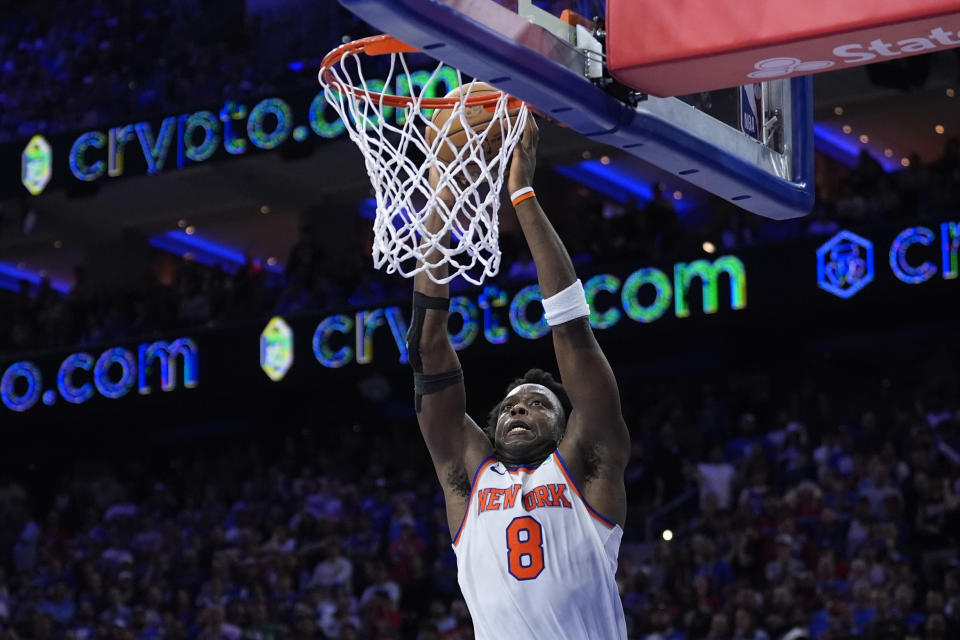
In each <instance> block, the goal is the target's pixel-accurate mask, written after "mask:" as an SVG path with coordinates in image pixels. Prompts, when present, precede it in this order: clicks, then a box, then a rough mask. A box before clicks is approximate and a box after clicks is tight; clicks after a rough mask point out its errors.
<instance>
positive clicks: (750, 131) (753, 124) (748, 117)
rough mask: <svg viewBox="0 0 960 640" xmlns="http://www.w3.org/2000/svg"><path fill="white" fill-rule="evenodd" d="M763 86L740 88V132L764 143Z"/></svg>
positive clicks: (750, 85) (755, 85)
mask: <svg viewBox="0 0 960 640" xmlns="http://www.w3.org/2000/svg"><path fill="white" fill-rule="evenodd" d="M762 114H763V85H761V84H760V83H757V84H745V85H743V86H742V87H740V130H741V131H743V132H744V133H745V134H747V135H748V136H750V137H751V138H753V139H754V140H757V141H760V142H762V137H761V135H760V132H761V130H762V129H761V128H762V127H763V121H762V119H761V115H762Z"/></svg>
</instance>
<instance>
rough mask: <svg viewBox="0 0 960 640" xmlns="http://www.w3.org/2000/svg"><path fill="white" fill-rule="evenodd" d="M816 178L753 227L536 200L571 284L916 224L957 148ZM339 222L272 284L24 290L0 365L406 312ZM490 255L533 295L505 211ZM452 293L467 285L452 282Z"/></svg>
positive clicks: (213, 269) (834, 169) (667, 207)
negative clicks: (15, 359)
mask: <svg viewBox="0 0 960 640" xmlns="http://www.w3.org/2000/svg"><path fill="white" fill-rule="evenodd" d="M818 166H819V168H820V172H821V174H822V175H821V179H820V183H821V184H820V188H819V193H818V199H817V202H816V205H815V208H814V211H813V213H812V214H811V215H810V216H808V217H806V218H799V219H794V220H785V221H775V220H769V219H766V218H763V217H760V216H756V215H752V214H749V213H746V212H744V211H742V210H740V209H737V208H736V207H734V206H732V205H730V204H728V203H726V202H724V201H721V200H719V199H715V200H712V201H710V202H706V203H704V204H703V205H702V206H699V207H695V208H692V209H685V210H684V212H683V213H682V214H680V213H679V212H678V210H677V208H676V206H675V205H676V202H677V201H676V200H675V199H674V197H673V194H672V193H668V192H665V190H664V188H663V187H662V185H655V187H654V190H653V197H652V199H651V200H649V201H647V202H643V203H637V202H632V203H631V202H628V203H620V202H612V201H609V200H605V199H604V196H602V195H601V194H598V193H596V192H594V191H592V190H590V189H588V188H587V187H583V186H579V185H577V184H576V183H574V182H572V181H570V180H569V179H567V178H565V177H564V176H562V175H560V174H558V173H554V172H542V173H541V175H540V176H539V177H538V193H539V194H541V195H540V196H539V197H540V200H541V202H542V204H543V207H544V209H545V210H546V211H548V212H549V213H550V216H551V219H552V220H553V222H554V224H555V226H556V227H557V230H558V232H559V233H560V236H561V237H562V238H563V239H564V241H565V242H566V244H567V247H568V249H569V250H570V253H571V255H573V256H574V258H575V261H576V262H577V264H578V268H580V270H581V272H582V273H588V272H589V271H590V270H594V269H596V270H598V269H600V268H601V267H604V266H607V265H616V264H619V263H626V262H629V263H631V264H648V265H654V264H660V263H663V262H667V261H670V260H674V259H686V258H690V257H691V256H696V255H702V254H703V252H704V251H705V250H706V249H705V247H706V246H707V245H712V251H716V252H720V253H724V252H729V251H735V250H738V249H742V248H744V247H753V246H760V245H769V244H772V243H781V242H791V241H798V240H802V239H803V238H809V237H820V236H829V235H832V234H833V233H835V232H837V231H839V230H840V229H841V228H847V227H851V226H856V227H858V228H862V226H863V225H870V224H872V223H878V224H882V223H884V222H888V221H890V220H898V219H910V220H913V221H917V222H918V223H921V222H922V221H923V220H925V219H928V218H930V217H935V216H943V215H946V214H948V213H949V212H953V211H957V210H958V208H960V140H958V139H956V138H952V139H949V140H947V142H946V144H945V147H944V153H943V155H942V157H941V158H939V159H938V160H937V161H936V162H933V163H929V164H923V163H921V162H920V161H919V158H916V157H914V158H913V160H912V161H911V162H910V166H909V167H907V168H905V169H903V170H902V171H900V172H897V173H887V172H885V171H884V170H883V168H882V167H881V165H880V164H879V163H878V162H877V161H876V160H874V159H873V158H872V157H871V156H870V155H869V154H868V153H863V154H861V156H860V159H859V162H858V163H857V165H856V166H855V167H854V168H853V169H846V168H844V167H841V166H839V165H836V164H835V163H834V164H831V163H828V162H826V161H824V162H822V163H820V165H818ZM341 217H342V218H344V219H347V220H352V221H353V225H352V226H351V225H344V228H343V229H341V233H340V235H338V237H337V248H338V250H337V251H336V252H335V253H334V252H331V251H330V248H331V247H330V244H329V237H328V236H327V237H325V236H324V230H323V229H322V228H320V227H318V226H317V225H315V224H313V222H312V221H311V219H310V216H309V215H305V216H304V220H305V222H304V224H303V225H302V227H301V230H300V234H299V237H298V238H297V239H296V241H295V242H294V244H293V246H292V248H291V250H290V253H289V255H288V256H287V259H286V261H285V263H284V265H283V271H282V273H274V272H273V271H271V270H267V269H266V268H265V266H266V265H264V264H263V262H262V261H260V260H258V259H257V258H256V257H254V256H252V255H250V256H248V258H247V262H246V264H244V265H241V266H237V265H222V266H217V265H204V264H200V263H198V262H196V261H193V260H190V259H187V258H180V257H176V256H172V255H170V254H166V253H163V252H161V251H159V250H155V249H152V248H150V249H148V251H150V252H152V255H153V258H152V265H153V266H152V269H151V272H150V273H149V274H146V275H145V276H144V278H143V279H142V281H141V283H140V284H139V285H138V286H137V287H135V288H133V289H132V290H127V291H117V290H115V289H104V288H103V287H100V286H98V285H97V283H96V282H91V281H90V279H89V278H88V276H87V275H86V272H85V270H84V268H83V267H82V266H78V267H77V269H76V270H75V273H74V283H73V287H72V290H71V291H70V292H69V293H67V294H65V295H64V294H61V293H58V292H57V291H55V290H54V289H52V288H51V287H50V283H49V282H47V281H42V282H41V283H40V284H39V285H30V284H28V283H25V282H24V283H23V284H22V289H21V291H19V292H16V293H11V292H6V291H0V306H2V307H3V308H4V309H10V312H9V313H4V314H0V353H14V354H15V353H21V352H27V351H35V350H39V349H51V348H63V347H74V346H87V345H100V344H103V343H105V342H109V341H119V340H127V339H130V340H132V339H138V338H144V339H146V338H149V337H152V336H155V335H157V334H159V333H162V332H165V331H179V330H192V329H196V328H200V327H209V326H223V325H225V324H229V323H238V322H244V321H250V320H256V321H259V320H260V319H262V318H264V317H268V316H269V315H271V314H273V313H281V314H297V313H323V312H340V311H343V310H346V309H349V308H358V307H370V306H379V305H382V304H384V303H402V302H403V301H405V300H407V299H408V297H409V286H410V284H409V282H407V281H405V280H403V279H401V278H398V277H396V276H388V275H386V274H384V273H383V272H382V271H378V270H375V269H373V268H372V266H371V264H370V253H371V242H372V225H371V223H370V221H368V220H365V219H363V218H361V217H359V216H357V215H355V214H354V213H352V212H349V211H346V212H342V214H341ZM325 240H326V243H325ZM144 242H145V241H144ZM500 246H501V249H502V251H503V258H502V262H501V265H502V266H501V269H500V274H499V275H498V277H497V278H496V279H495V280H494V282H498V283H500V284H501V285H503V286H507V287H515V286H518V285H521V286H522V285H525V284H529V283H531V282H534V281H535V280H536V269H535V266H534V264H533V261H532V259H531V257H530V254H529V252H528V250H527V248H526V245H525V243H524V241H523V236H522V234H521V233H520V229H519V225H518V223H517V221H516V217H515V215H514V214H513V211H512V209H511V208H510V207H509V206H505V207H502V208H501V238H500ZM454 287H455V289H456V288H457V287H459V288H460V289H465V288H466V285H465V284H464V283H461V282H459V281H455V282H454Z"/></svg>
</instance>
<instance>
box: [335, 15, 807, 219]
mask: <svg viewBox="0 0 960 640" xmlns="http://www.w3.org/2000/svg"><path fill="white" fill-rule="evenodd" d="M339 2H340V4H341V5H343V6H344V7H345V8H347V9H348V10H349V11H351V12H353V13H354V14H355V15H357V16H358V17H359V18H361V19H362V20H364V21H365V22H367V23H369V24H371V25H373V26H374V27H376V28H377V29H381V30H383V31H384V32H386V33H389V34H391V35H393V36H394V37H396V38H398V39H400V40H402V41H403V42H405V43H407V44H409V45H411V46H413V47H416V48H417V49H419V50H420V51H423V52H424V53H425V54H427V55H429V56H431V57H433V58H436V59H437V60H440V61H443V62H444V63H446V64H448V65H450V66H452V67H455V68H457V69H459V70H461V71H462V72H464V73H466V74H468V75H470V76H473V77H475V78H477V79H479V80H482V81H484V82H488V83H490V84H492V85H494V86H496V87H497V88H498V89H501V90H503V91H506V92H508V93H509V94H511V95H513V96H515V97H517V98H520V99H521V100H523V101H525V102H527V103H529V104H531V105H533V106H534V107H535V108H536V109H538V110H539V111H541V112H542V113H544V114H545V115H546V116H548V117H550V118H552V119H555V120H557V121H558V122H560V123H562V124H563V125H565V126H567V127H569V128H570V129H572V130H574V131H576V132H577V133H579V134H581V135H583V136H585V137H588V138H590V139H592V140H594V141H596V142H601V143H604V144H607V145H609V146H611V147H614V148H617V149H621V150H623V151H625V152H627V153H629V154H631V155H634V156H636V157H638V158H640V159H642V160H644V161H647V162H649V163H651V164H654V165H656V166H659V167H661V168H663V169H664V170H666V171H669V172H670V173H671V174H673V175H676V176H678V177H679V178H681V179H683V180H685V181H687V182H689V183H692V184H694V185H696V186H698V187H700V188H703V189H705V190H707V191H710V192H712V193H714V194H716V195H717V196H719V197H721V198H723V199H725V200H728V201H730V202H732V203H734V204H736V205H737V206H739V207H741V208H743V209H745V210H747V211H750V212H753V213H756V214H758V215H761V216H764V217H767V218H772V219H778V220H780V219H788V218H795V217H800V216H804V215H806V214H807V213H808V212H809V211H810V209H811V208H812V206H813V200H814V186H813V106H812V105H813V101H812V81H811V79H810V77H809V76H807V77H802V78H793V79H790V80H783V81H780V82H788V83H789V89H790V91H789V99H788V105H785V106H788V108H789V110H790V112H791V113H790V116H791V124H790V126H789V127H788V130H787V131H785V132H784V134H785V138H786V144H785V146H784V148H785V152H784V153H783V154H778V153H776V152H775V151H773V150H772V149H769V148H768V147H766V146H764V145H762V144H760V143H756V142H753V141H751V140H750V139H748V138H747V137H746V136H745V135H744V134H742V133H741V132H740V131H737V130H735V129H733V128H732V127H727V126H725V125H721V126H716V125H717V124H718V121H716V120H713V119H712V118H711V117H710V116H708V115H706V114H705V113H703V112H701V111H698V110H696V109H695V108H693V107H691V106H690V105H688V104H686V103H684V102H682V101H681V100H679V99H677V98H654V97H650V98H648V99H646V100H643V101H641V102H640V103H639V104H638V105H636V106H632V105H630V104H627V103H626V102H623V101H621V100H619V99H617V98H614V97H612V96H611V95H609V94H608V93H607V92H605V91H604V90H603V89H602V88H600V87H599V86H598V85H597V84H595V83H594V82H592V81H591V80H589V79H588V78H587V77H585V68H586V65H587V59H586V57H585V55H584V54H583V53H582V52H580V51H578V50H577V49H576V48H575V47H574V46H573V45H572V44H571V43H569V42H566V41H564V40H563V39H561V38H559V37H557V36H556V35H555V34H554V33H551V32H550V31H548V30H547V29H544V28H542V27H540V26H538V25H536V24H533V23H532V22H530V21H529V20H528V19H527V18H525V17H523V16H521V15H518V14H517V13H514V12H512V11H510V10H508V9H506V8H504V7H502V6H500V5H498V4H496V3H495V2H492V0H339ZM711 121H712V122H711ZM732 150H736V151H737V152H736V153H735V152H733V151H732ZM738 154H739V155H738ZM748 159H749V160H750V161H748Z"/></svg>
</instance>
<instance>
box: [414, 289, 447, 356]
mask: <svg viewBox="0 0 960 640" xmlns="http://www.w3.org/2000/svg"><path fill="white" fill-rule="evenodd" d="M449 307H450V300H449V299H448V298H439V297H435V296H426V295H423V294H422V293H420V292H419V291H414V292H413V317H412V318H411V319H410V329H408V330H407V355H408V357H409V358H410V366H411V367H413V371H414V373H422V372H423V361H422V360H421V359H420V336H421V335H423V320H424V318H425V317H426V315H427V309H440V310H443V311H446V310H447V309H448V308H449Z"/></svg>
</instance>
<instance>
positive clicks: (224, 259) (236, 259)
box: [149, 229, 283, 273]
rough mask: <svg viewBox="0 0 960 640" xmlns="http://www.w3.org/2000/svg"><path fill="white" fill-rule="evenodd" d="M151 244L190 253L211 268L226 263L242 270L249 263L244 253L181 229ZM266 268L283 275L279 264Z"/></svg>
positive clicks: (162, 235) (159, 235)
mask: <svg viewBox="0 0 960 640" xmlns="http://www.w3.org/2000/svg"><path fill="white" fill-rule="evenodd" d="M149 242H150V246H152V247H156V248H157V249H161V250H163V251H166V252H168V253H172V254H175V255H178V256H182V255H184V254H186V253H189V254H191V255H192V256H193V259H194V260H196V261H197V262H199V263H200V264H205V265H207V266H211V267H215V266H221V265H223V264H224V263H226V264H227V265H229V266H230V267H236V268H240V267H242V266H243V265H245V264H246V263H247V258H246V256H244V254H243V252H242V251H240V250H238V249H234V248H232V247H228V246H226V245H223V244H220V243H218V242H214V241H213V240H209V239H207V238H203V237H201V236H199V235H197V234H196V233H193V234H192V235H188V234H187V233H186V232H185V231H181V230H179V229H175V230H172V231H166V232H164V233H160V234H156V235H153V236H150V240H149ZM264 268H265V269H266V270H267V271H270V272H271V273H283V268H282V267H281V266H280V265H279V264H272V265H271V264H267V265H265V267H264Z"/></svg>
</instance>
